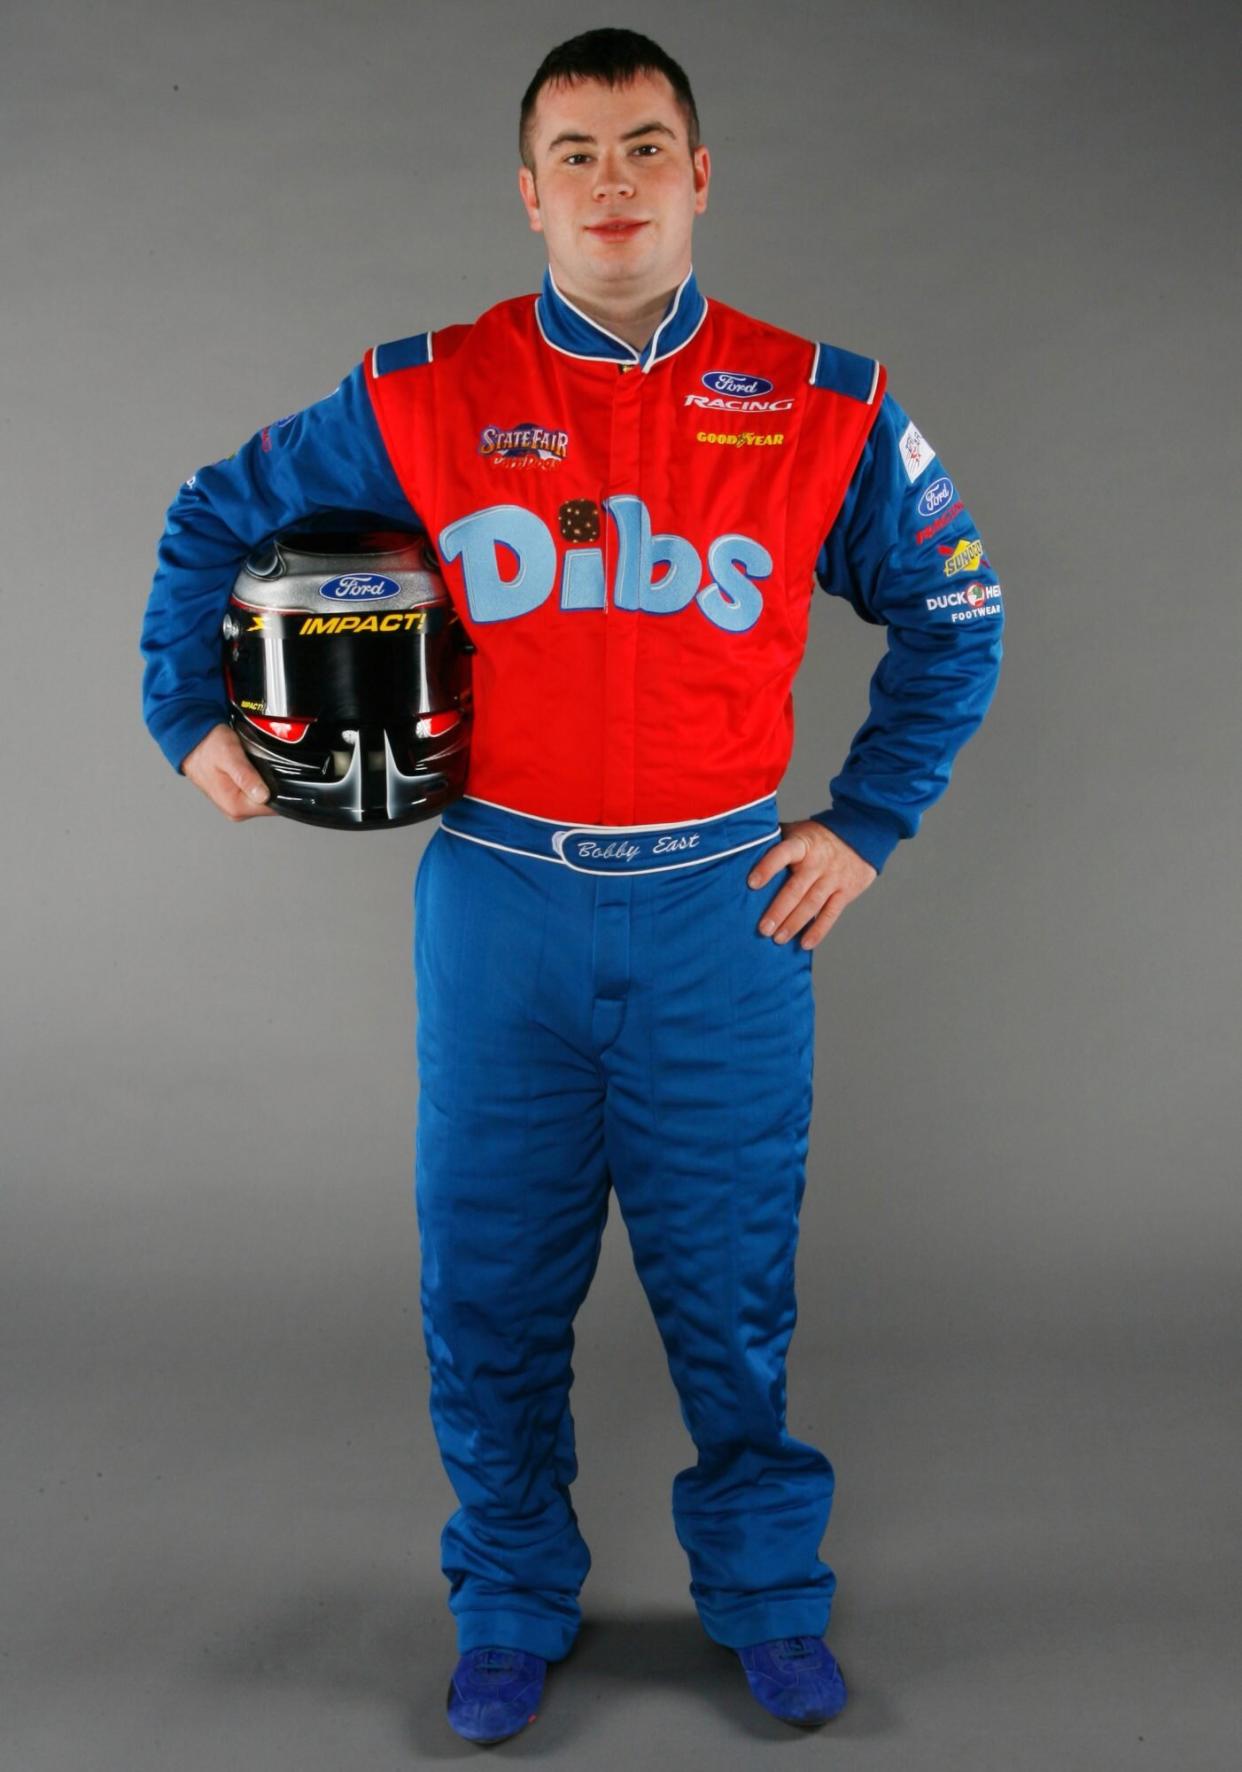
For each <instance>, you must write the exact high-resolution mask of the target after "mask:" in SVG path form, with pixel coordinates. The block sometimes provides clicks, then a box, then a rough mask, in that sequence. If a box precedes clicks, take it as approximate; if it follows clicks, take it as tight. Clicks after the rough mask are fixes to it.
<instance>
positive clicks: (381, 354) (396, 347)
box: [375, 332, 431, 376]
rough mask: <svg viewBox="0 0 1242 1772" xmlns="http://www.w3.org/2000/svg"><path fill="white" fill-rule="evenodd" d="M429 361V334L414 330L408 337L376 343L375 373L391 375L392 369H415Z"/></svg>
mask: <svg viewBox="0 0 1242 1772" xmlns="http://www.w3.org/2000/svg"><path fill="white" fill-rule="evenodd" d="M430 362H431V334H430V333H429V332H416V333H414V334H413V336H412V337H410V338H398V339H394V340H393V342H392V343H391V344H387V345H376V347H375V373H376V375H377V376H378V375H391V374H392V372H393V370H394V369H417V368H419V367H420V366H421V365H422V364H423V363H430Z"/></svg>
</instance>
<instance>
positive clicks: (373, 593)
mask: <svg viewBox="0 0 1242 1772" xmlns="http://www.w3.org/2000/svg"><path fill="white" fill-rule="evenodd" d="M400 589H401V586H400V585H399V584H398V583H397V581H396V579H395V578H384V577H383V576H382V575H381V574H380V573H378V572H346V573H343V574H342V575H341V577H340V578H330V579H329V580H328V582H327V583H326V584H322V585H320V587H319V595H320V596H321V597H331V599H332V601H333V602H334V603H382V602H383V601H384V599H385V597H395V596H396V595H397V593H398V592H399V591H400Z"/></svg>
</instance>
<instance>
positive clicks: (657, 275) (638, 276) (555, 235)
mask: <svg viewBox="0 0 1242 1772" xmlns="http://www.w3.org/2000/svg"><path fill="white" fill-rule="evenodd" d="M530 141H531V151H532V155H533V158H534V162H535V171H534V174H533V175H532V173H531V172H530V170H529V168H527V167H525V166H523V167H522V168H521V170H520V172H519V173H518V184H519V188H520V190H521V193H522V201H523V203H524V204H525V206H526V213H527V215H528V216H529V218H530V225H531V227H532V228H533V229H534V231H535V232H536V233H537V234H542V235H543V236H544V239H545V241H546V242H547V248H548V263H549V264H550V265H551V267H552V275H553V276H554V277H555V278H556V281H557V284H558V286H559V287H560V288H561V289H562V290H563V291H564V292H565V294H567V295H578V296H583V297H587V298H590V297H592V296H594V297H596V298H606V299H607V298H611V299H612V300H616V298H617V297H623V298H632V299H634V300H636V301H642V300H645V299H649V298H651V297H652V296H655V295H659V294H660V293H661V292H662V291H665V290H669V289H674V288H676V286H677V285H678V284H679V283H680V282H681V281H682V279H683V278H684V277H685V275H686V273H687V272H688V271H689V269H690V236H691V232H692V230H693V227H694V218H695V216H696V215H701V214H702V213H703V211H704V210H705V209H706V208H707V185H708V179H709V177H710V174H711V167H710V162H709V160H708V156H707V149H706V148H698V149H696V151H695V154H694V157H693V159H692V158H691V155H690V149H689V143H688V141H687V137H686V125H685V120H684V119H683V117H682V114H681V111H680V109H679V107H678V104H677V100H676V99H675V97H674V96H673V89H672V87H671V86H670V85H669V83H668V81H667V80H666V79H665V77H664V75H663V74H642V75H639V76H638V77H637V78H636V79H635V80H632V81H631V82H630V84H629V85H628V86H616V87H612V86H605V85H604V84H603V83H602V82H601V81H598V80H583V81H579V82H577V83H576V84H574V85H572V86H563V85H554V86H545V87H544V88H543V90H542V91H541V92H540V94H539V97H538V99H537V100H536V103H535V113H534V117H533V118H532V121H531V132H530Z"/></svg>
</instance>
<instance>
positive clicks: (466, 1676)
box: [448, 1647, 548, 1747]
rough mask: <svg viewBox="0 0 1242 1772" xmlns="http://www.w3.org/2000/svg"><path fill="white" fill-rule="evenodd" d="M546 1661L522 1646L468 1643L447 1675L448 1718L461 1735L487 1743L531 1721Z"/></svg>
mask: <svg viewBox="0 0 1242 1772" xmlns="http://www.w3.org/2000/svg"><path fill="white" fill-rule="evenodd" d="M547 1671H548V1664H547V1662H546V1661H545V1660H544V1659H543V1657H542V1656H541V1655H528V1654H527V1653H526V1651H525V1649H497V1648H491V1647H489V1648H486V1649H468V1650H467V1651H466V1653H465V1654H464V1655H463V1656H462V1658H461V1660H460V1661H459V1662H458V1663H457V1666H456V1667H455V1668H454V1669H453V1677H452V1679H451V1680H450V1681H449V1690H448V1720H449V1722H450V1723H451V1724H452V1725H453V1728H454V1729H456V1731H457V1733H458V1734H459V1735H464V1736H465V1738H466V1740H467V1741H477V1742H479V1743H480V1744H481V1745H482V1746H484V1747H488V1746H490V1745H491V1743H492V1742H493V1741H507V1740H508V1738H509V1736H510V1735H516V1734H517V1733H518V1732H519V1730H522V1729H524V1728H525V1727H526V1725H527V1723H533V1722H534V1720H535V1717H536V1716H537V1714H538V1711H539V1700H540V1698H542V1696H543V1682H544V1678H545V1676H546V1674H547Z"/></svg>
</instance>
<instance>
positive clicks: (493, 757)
mask: <svg viewBox="0 0 1242 1772" xmlns="http://www.w3.org/2000/svg"><path fill="white" fill-rule="evenodd" d="M334 508H335V509H359V510H366V511H370V512H379V513H383V514H387V515H392V516H399V517H402V518H404V519H405V520H406V521H409V520H410V519H411V517H415V518H417V520H418V521H419V522H420V523H421V524H422V525H423V527H424V528H425V529H426V530H427V532H428V534H429V535H430V537H431V538H432V540H433V542H434V544H435V546H436V549H437V552H438V554H439V558H440V562H441V567H442V570H443V573H444V577H445V580H446V582H447V584H448V587H449V591H450V594H451V596H452V598H453V601H454V604H455V606H456V609H457V612H458V614H459V616H460V618H461V620H462V623H463V625H464V626H465V628H466V629H467V631H468V632H469V635H470V637H471V639H472V641H473V642H474V645H475V647H476V651H475V654H474V658H473V683H474V732H473V738H472V745H471V759H470V773H469V779H468V782H467V790H466V791H467V792H468V793H469V794H472V795H474V796H476V797H478V798H480V799H484V800H489V801H492V802H494V803H496V804H498V805H501V806H505V807H509V808H512V809H513V810H515V811H519V812H526V813H532V814H535V815H538V816H540V817H543V818H552V819H558V820H562V821H565V822H568V823H572V824H599V825H608V824H618V825H638V824H643V823H648V822H650V823H657V822H659V823H663V822H668V821H675V820H689V819H695V818H704V817H710V816H712V815H713V814H716V813H720V812H724V811H727V810H729V809H731V808H733V807H736V806H741V805H746V804H748V803H750V802H751V801H754V800H756V799H759V798H762V797H763V796H765V795H767V794H769V793H772V792H773V791H774V790H775V789H776V788H777V787H778V786H779V784H780V781H781V778H782V777H783V775H784V773H785V770H786V768H787V766H788V763H789V758H790V753H791V750H792V746H793V737H794V709H793V697H792V683H793V679H794V675H795V673H796V672H797V669H798V666H799V664H800V663H801V660H802V657H803V653H804V651H805V648H806V642H807V624H808V618H809V613H810V604H811V598H812V596H813V593H814V589H815V587H816V585H817V584H819V585H821V586H822V587H823V588H824V589H826V590H827V591H829V592H830V593H832V594H834V595H838V596H843V597H845V598H846V599H847V600H849V601H850V602H851V603H852V605H853V606H854V608H855V609H856V611H857V612H858V613H859V614H860V615H861V616H862V617H863V618H864V619H866V620H869V621H872V622H876V623H881V624H883V625H885V626H886V627H887V628H888V629H889V645H888V649H887V652H886V654H885V657H884V658H883V659H882V660H881V663H880V665H879V667H878V668H877V671H876V673H875V676H874V678H873V680H872V685H871V710H870V716H869V718H868V720H867V721H866V723H865V724H864V725H863V727H862V728H860V730H859V732H858V733H857V734H856V736H855V739H854V743H853V745H852V747H851V751H850V755H849V757H848V758H847V759H846V763H845V765H844V767H843V769H842V771H841V772H840V773H839V775H838V776H837V777H836V778H835V780H834V781H833V783H832V784H831V785H832V804H831V805H830V806H829V807H827V808H825V810H824V811H822V812H820V813H816V814H814V816H816V817H818V818H820V819H821V821H822V822H823V823H825V824H826V825H827V826H828V827H829V828H830V829H833V830H835V831H836V832H837V834H838V835H840V836H841V837H842V838H843V839H844V840H845V841H846V842H848V843H850V844H851V845H852V846H853V847H854V848H855V849H856V850H857V851H858V852H859V853H860V854H862V855H863V856H864V857H865V858H866V859H867V860H869V861H870V862H871V863H872V864H873V865H874V866H876V867H877V868H880V867H882V866H883V864H884V862H885V860H886V859H887V857H888V855H889V854H890V853H891V851H892V849H893V848H894V847H895V845H896V843H897V842H898V840H899V839H900V838H901V837H903V836H912V835H913V834H914V832H915V830H916V829H917V827H918V822H919V818H920V816H921V814H922V812H923V810H925V809H926V807H927V806H928V805H930V804H931V803H932V801H933V800H935V799H936V798H937V797H938V796H939V794H940V793H941V792H943V789H944V787H945V785H946V784H947V781H948V778H949V772H950V769H951V767H952V761H953V757H954V755H955V754H956V751H957V750H958V748H960V745H961V744H962V743H964V742H965V740H966V738H968V737H969V736H970V734H971V733H972V732H973V731H974V730H975V729H976V727H977V726H978V724H979V722H980V721H981V720H982V718H983V715H984V713H985V712H986V708H987V706H988V703H989V701H990V699H991V695H992V691H993V689H994V686H995V681H996V676H997V673H998V670H999V662H1000V655H1001V643H1000V632H1001V627H1002V624H1003V615H1002V604H1001V593H1000V587H999V584H998V583H997V582H996V577H995V574H994V573H993V571H992V569H991V566H990V563H989V561H988V560H987V557H986V555H985V554H984V552H983V545H982V541H981V540H980V538H979V537H978V535H977V534H976V532H975V530H974V525H973V520H972V519H971V517H970V515H969V513H968V512H967V511H966V509H965V506H964V503H963V501H962V500H961V499H960V498H959V496H958V493H957V489H956V487H955V485H954V484H953V482H952V480H951V479H950V478H949V476H948V474H947V473H946V472H945V471H944V469H943V466H942V465H941V464H940V463H939V461H938V459H937V458H936V456H935V452H934V450H933V449H932V448H931V446H930V444H928V443H927V442H926V440H925V439H924V438H923V437H922V435H921V434H920V433H919V431H918V430H917V428H916V427H915V426H914V425H913V423H912V422H911V421H910V420H909V419H908V418H907V417H906V415H905V414H904V413H903V412H902V411H901V409H900V408H899V407H898V406H897V405H896V403H895V401H893V399H892V397H891V396H889V395H888V394H887V392H886V387H885V373H884V370H883V369H882V367H881V366H880V365H879V364H878V363H876V362H874V361H872V360H871V359H870V358H864V357H860V356H856V355H854V354H853V353H851V352H847V351H843V350H840V349H837V348H834V347H832V346H830V345H827V344H822V343H820V344H817V343H815V342H814V341H810V340H806V339H803V338H799V337H797V336H796V335H794V334H792V333H790V332H786V331H782V330H781V329H780V328H779V327H775V326H772V325H769V324H767V323H765V322H763V321H761V320H757V319H753V318H751V317H749V316H747V315H745V314H742V313H739V312H738V311H737V310H735V309H733V308H730V307H726V306H725V305H724V304H723V303H720V302H717V301H714V300H712V301H708V300H707V299H706V298H705V297H704V296H703V295H702V294H701V293H700V292H699V290H698V287H697V284H696V282H695V279H694V276H693V274H691V275H690V276H689V277H687V279H686V281H685V282H684V283H683V284H682V285H681V287H680V288H679V289H678V290H677V291H676V293H675V295H674V296H673V297H672V299H671V301H670V303H669V307H668V310H667V312H666V313H665V316H664V318H663V320H662V322H661V324H660V326H659V328H658V329H657V331H656V333H655V334H654V335H653V337H652V339H651V340H650V341H649V343H648V344H647V346H646V347H645V348H644V349H643V350H641V351H638V350H635V349H634V348H633V347H632V346H630V345H629V344H627V343H625V341H623V340H621V339H619V338H616V337H614V336H613V335H612V334H610V333H609V332H607V331H606V330H605V329H604V328H602V327H600V326H599V325H598V324H596V323H595V322H594V321H592V320H591V319H589V318H588V317H587V316H586V315H585V314H583V313H581V312H580V311H579V310H578V309H576V308H575V307H574V306H573V305H572V303H570V302H568V301H567V300H566V299H565V298H564V296H563V295H562V294H561V293H560V291H559V290H558V289H557V288H556V286H555V284H554V282H553V280H552V277H551V274H550V273H549V274H548V275H547V276H546V277H545V280H544V285H543V289H542V292H541V293H540V294H539V295H538V296H529V295H528V296H520V297H517V298H516V299H514V300H510V301H505V302H501V303H500V304H499V305H498V306H496V307H494V308H491V309H490V310H489V311H488V312H487V313H485V314H483V315H482V316H481V317H480V318H479V319H478V320H476V321H475V322H474V323H473V324H471V325H464V326H449V327H446V328H443V329H441V330H438V331H435V332H425V333H419V334H416V335H414V336H413V337H410V338H405V339H402V340H399V341H396V342H394V343H391V344H386V345H381V346H378V347H376V348H375V349H374V350H370V351H368V352H367V354H366V356H365V357H364V359H363V361H362V363H361V364H360V365H359V366H358V368H357V369H355V370H354V371H353V372H352V374H351V375H350V376H349V377H347V378H346V380H345V381H344V382H342V383H341V385H340V387H338V388H337V389H336V391H335V393H334V394H332V395H330V396H328V398H327V399H326V400H323V401H320V402H319V403H318V404H317V405H316V406H313V407H309V408H307V409H306V410H305V411H303V412H301V413H295V414H293V415H291V416H290V418H288V419H285V420H282V421H280V422H279V423H278V424H276V425H273V426H269V427H266V428H265V429H264V430H262V431H260V432H259V433H258V434H257V435H256V436H255V437H254V438H252V439H251V441H250V443H249V444H247V445H245V446H244V447H243V448H242V449H241V450H239V451H238V452H237V453H236V455H234V456H233V457H230V458H228V460H227V461H225V462H221V463H217V464H215V465H214V466H213V467H211V468H208V469H203V470H202V471H200V473H198V474H197V475H195V476H192V477H191V480H190V481H189V482H187V484H186V486H185V487H183V488H182V491H181V493H180V494H179V495H178V499H177V500H176V501H175V502H174V504H173V506H172V507H171V509H170V511H169V514H168V523H167V526H166V529H165V534H164V537H163V540H162V542H161V545H160V555H159V568H158V570H157V574H156V579H155V584H154V586H153V589H152V594H151V599H150V602H149V604H148V609H147V619H146V623H145V625H144V633H143V650H144V653H145V654H146V657H147V678H146V683H145V696H144V708H145V713H146V717H147V720H148V724H149V725H150V727H151V730H152V732H153V734H154V735H155V736H156V738H157V740H158V741H159V742H160V743H161V744H162V746H163V748H164V750H165V754H166V755H167V756H168V757H169V760H170V761H171V762H173V764H174V765H175V766H179V764H180V762H181V761H182V760H183V758H184V757H185V755H187V754H188V751H189V750H190V749H192V748H193V745H194V744H195V743H197V742H198V739H199V738H201V737H202V736H204V734H205V733H206V731H207V730H209V729H210V726H211V725H213V724H215V723H216V722H218V721H219V720H221V719H223V718H227V707H226V703H225V701H224V696H223V689H222V684H221V681H220V661H219V645H218V635H219V619H218V618H219V617H221V616H222V615H223V611H224V606H225V604H226V603H227V600H228V593H229V589H230V587H231V584H232V580H233V577H234V576H235V573H236V570H237V568H238V566H239V565H240V562H241V560H242V559H243V558H244V556H245V554H246V553H247V552H248V551H249V549H250V548H251V547H252V546H253V545H255V544H256V543H257V542H258V541H260V540H262V539H263V538H264V537H265V536H266V535H268V534H271V533H273V532H274V531H275V530H276V529H278V528H281V527H284V526H285V525H286V524H288V523H291V522H295V521H297V520H298V519H300V518H304V517H306V516H308V515H310V514H312V513H313V512H316V511H319V510H325V509H334ZM213 643H214V644H213Z"/></svg>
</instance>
